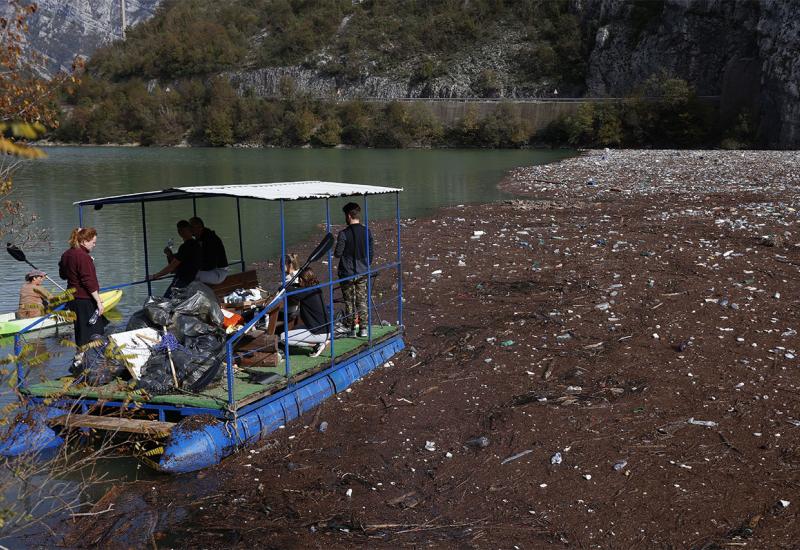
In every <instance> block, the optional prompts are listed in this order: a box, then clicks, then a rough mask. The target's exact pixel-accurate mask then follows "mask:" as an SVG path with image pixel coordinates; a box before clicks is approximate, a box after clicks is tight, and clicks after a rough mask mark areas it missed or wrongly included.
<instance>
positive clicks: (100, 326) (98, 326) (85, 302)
mask: <svg viewBox="0 0 800 550" xmlns="http://www.w3.org/2000/svg"><path fill="white" fill-rule="evenodd" d="M69 309H70V310H72V311H73V312H74V313H75V322H74V323H73V325H74V327H75V344H76V345H77V346H78V347H81V346H84V345H86V344H88V343H89V342H90V341H91V339H92V336H94V335H95V334H103V331H104V330H105V328H106V325H107V324H108V321H107V320H106V318H105V317H102V316H101V317H100V319H98V320H97V322H96V323H95V324H93V325H90V324H89V319H91V318H92V315H94V312H95V310H97V304H95V303H94V300H93V299H91V298H75V299H74V300H72V301H71V302H70V303H69Z"/></svg>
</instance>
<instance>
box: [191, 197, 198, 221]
mask: <svg viewBox="0 0 800 550" xmlns="http://www.w3.org/2000/svg"><path fill="white" fill-rule="evenodd" d="M192 216H194V217H195V218H196V217H197V197H192Z"/></svg>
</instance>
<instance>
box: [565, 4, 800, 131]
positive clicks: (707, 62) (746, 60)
mask: <svg viewBox="0 0 800 550" xmlns="http://www.w3.org/2000/svg"><path fill="white" fill-rule="evenodd" d="M577 10H578V12H579V13H580V14H581V17H582V19H583V20H585V21H597V22H598V25H599V26H598V29H597V31H596V34H595V39H594V46H593V48H592V50H591V54H590V57H589V63H588V72H587V75H586V88H587V90H586V93H587V95H589V96H604V95H609V96H619V95H625V94H628V93H630V92H631V91H632V90H633V89H634V88H635V87H636V86H637V85H639V84H640V83H641V82H643V81H644V80H646V79H647V78H648V77H650V76H651V75H653V74H655V73H658V72H659V71H665V72H666V73H668V74H671V75H674V76H677V77H680V78H683V79H685V80H687V81H688V82H690V83H692V84H693V85H694V86H695V88H696V90H697V92H698V94H700V95H719V96H721V109H722V111H723V115H728V116H731V117H733V116H737V115H738V113H740V112H743V111H747V112H749V113H750V114H751V115H752V116H753V118H754V119H756V120H759V121H760V123H759V128H758V134H759V136H760V138H761V141H762V142H763V143H764V144H766V145H768V146H771V147H798V146H800V103H798V81H800V80H799V79H800V60H799V59H798V56H797V52H798V50H799V49H800V3H797V2H786V1H784V0H759V1H753V0H734V1H730V0H652V1H648V2H629V1H622V0H590V1H588V2H586V3H585V4H583V5H581V4H580V3H579V4H578V5H577Z"/></svg>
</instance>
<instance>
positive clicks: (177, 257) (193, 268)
mask: <svg viewBox="0 0 800 550" xmlns="http://www.w3.org/2000/svg"><path fill="white" fill-rule="evenodd" d="M177 226H178V235H180V237H181V239H183V243H182V244H181V246H180V247H179V248H178V252H176V253H175V254H173V253H172V250H171V249H170V248H169V247H167V248H165V249H164V254H166V256H167V262H168V264H167V266H166V267H165V268H164V269H162V270H161V271H159V272H158V273H154V274H153V275H151V276H150V279H151V280H152V279H159V278H161V277H163V276H164V275H166V274H168V273H175V277H174V278H173V279H172V283H171V284H170V285H169V287H168V288H167V291H166V292H165V293H164V296H166V297H167V298H169V297H170V295H171V293H172V289H173V288H183V287H185V286H187V285H188V284H189V283H191V282H192V281H194V279H195V277H196V276H197V272H198V271H199V270H200V262H201V260H202V255H203V251H202V249H201V248H200V243H198V242H197V241H196V240H194V238H193V237H192V226H191V225H190V224H189V222H187V221H186V220H181V221H179V222H178V224H177Z"/></svg>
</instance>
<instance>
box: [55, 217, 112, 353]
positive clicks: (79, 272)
mask: <svg viewBox="0 0 800 550" xmlns="http://www.w3.org/2000/svg"><path fill="white" fill-rule="evenodd" d="M96 245H97V231H96V230H95V228H94V227H77V228H75V229H73V230H72V234H71V235H70V236H69V248H68V249H67V250H66V251H65V252H64V253H63V254H62V255H61V260H60V261H59V262H58V274H59V276H60V277H61V278H62V279H65V280H66V281H67V290H68V291H71V292H73V295H72V301H71V302H70V303H69V306H68V307H69V309H70V310H72V311H73V312H74V313H75V322H74V326H75V344H77V345H78V346H79V347H80V346H83V345H85V344H87V343H88V342H89V341H90V340H91V339H92V336H93V335H95V334H103V330H104V329H105V325H106V323H107V321H106V320H105V317H102V315H103V312H104V310H105V308H104V307H103V300H101V299H100V283H98V282H97V272H96V271H95V268H94V259H93V258H92V257H91V256H90V253H91V251H92V250H94V247H95V246H96ZM95 311H97V312H98V315H99V316H100V317H99V319H97V320H96V321H95V323H94V324H92V323H91V322H90V321H91V319H92V316H93V315H94V314H95Z"/></svg>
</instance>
